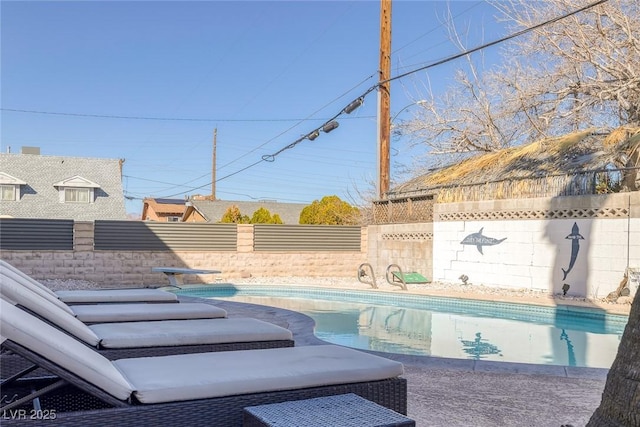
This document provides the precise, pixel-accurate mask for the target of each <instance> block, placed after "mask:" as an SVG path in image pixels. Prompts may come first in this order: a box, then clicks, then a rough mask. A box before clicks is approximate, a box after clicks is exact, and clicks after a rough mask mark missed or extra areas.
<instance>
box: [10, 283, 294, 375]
mask: <svg viewBox="0 0 640 427" xmlns="http://www.w3.org/2000/svg"><path fill="white" fill-rule="evenodd" d="M0 297H1V299H2V302H3V304H5V303H9V304H12V305H16V306H18V307H24V308H25V309H26V310H28V312H25V314H24V315H22V317H26V318H29V317H35V316H39V317H40V318H41V319H43V320H45V321H46V322H48V323H49V324H51V325H53V326H55V327H56V328H58V329H60V330H62V331H64V332H65V333H66V334H68V335H71V336H73V337H75V338H76V339H78V340H79V341H81V342H83V343H85V344H86V345H88V346H91V347H93V348H94V349H96V350H98V351H99V352H100V353H102V354H103V355H104V356H105V357H107V358H109V359H118V358H127V357H142V356H159V355H168V354H182V353H200V352H211V351H227V350H251V349H261V348H277V347H292V346H293V345H294V342H293V336H292V334H291V331H289V330H288V329H285V328H282V327H280V326H277V325H274V324H271V323H268V322H263V321H261V320H258V319H252V318H234V319H227V318H224V319H190V320H163V321H149V322H125V323H100V324H93V325H86V324H84V323H82V322H80V321H79V320H78V319H76V318H75V317H73V315H71V314H70V313H68V312H66V311H64V310H62V309H60V308H59V307H57V306H56V305H55V304H53V303H52V302H51V301H48V300H46V299H42V298H40V297H38V296H37V295H35V294H33V293H32V292H31V291H30V290H29V289H26V288H23V287H21V286H20V285H17V284H15V283H12V282H11V281H10V280H4V281H2V282H1V283H0ZM3 307H4V305H3ZM0 362H1V368H2V377H3V378H8V377H9V376H11V375H13V374H15V373H17V372H19V371H21V370H22V369H27V368H28V367H29V364H27V363H25V361H24V359H23V358H19V357H16V356H13V355H8V354H3V355H2V356H0Z"/></svg>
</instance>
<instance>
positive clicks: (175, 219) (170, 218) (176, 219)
mask: <svg viewBox="0 0 640 427" xmlns="http://www.w3.org/2000/svg"><path fill="white" fill-rule="evenodd" d="M167 222H180V217H179V216H168V217H167Z"/></svg>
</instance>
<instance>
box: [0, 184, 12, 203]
mask: <svg viewBox="0 0 640 427" xmlns="http://www.w3.org/2000/svg"><path fill="white" fill-rule="evenodd" d="M0 200H2V201H3V202H14V201H15V200H16V187H15V185H0Z"/></svg>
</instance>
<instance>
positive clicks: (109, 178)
mask: <svg viewBox="0 0 640 427" xmlns="http://www.w3.org/2000/svg"><path fill="white" fill-rule="evenodd" d="M0 193H1V196H0V197H1V199H0V201H1V204H0V216H2V217H5V218H46V219H73V220H79V221H93V220H97V219H110V220H125V219H127V215H126V209H125V204H124V194H123V190H122V161H121V160H119V159H96V158H83V157H63V156H43V155H40V149H39V148H37V147H23V149H22V151H21V152H20V153H0Z"/></svg>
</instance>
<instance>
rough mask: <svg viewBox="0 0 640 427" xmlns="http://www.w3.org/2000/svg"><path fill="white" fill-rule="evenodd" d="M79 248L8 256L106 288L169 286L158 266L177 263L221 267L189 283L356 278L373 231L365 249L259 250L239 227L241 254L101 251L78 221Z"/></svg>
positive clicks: (41, 274)
mask: <svg viewBox="0 0 640 427" xmlns="http://www.w3.org/2000/svg"><path fill="white" fill-rule="evenodd" d="M74 227H75V229H74V245H75V248H74V250H73V251H46V250H38V251H26V250H20V251H17V250H3V251H2V259H3V260H5V261H7V262H9V263H10V264H12V265H14V266H15V267H17V268H19V269H21V270H22V271H24V272H25V273H27V274H29V275H32V276H33V277H34V278H36V279H78V280H88V281H92V282H96V283H99V284H101V285H104V286H113V287H120V286H122V287H134V286H158V285H162V286H164V285H167V284H168V282H167V279H166V278H165V277H164V275H163V274H162V273H152V272H151V268H152V267H159V266H172V267H185V268H196V269H215V270H221V271H222V274H217V275H198V276H196V275H185V276H184V281H185V283H213V282H216V281H222V280H232V279H234V278H238V277H250V276H252V277H284V276H294V277H348V276H352V277H356V274H357V269H358V266H359V265H360V264H361V263H363V262H365V259H366V248H367V241H368V235H367V230H366V228H365V229H363V231H362V237H361V239H362V240H361V248H362V249H361V250H360V251H357V252H354V251H336V252H333V251H318V252H313V251H309V252H293V251H292V252H284V251H283V252H281V251H279V252H254V251H253V227H252V226H250V225H249V226H246V227H244V226H242V225H240V226H239V227H238V237H237V238H238V242H237V248H238V250H237V251H236V252H222V251H220V252H213V251H211V252H201V251H175V252H169V251H95V250H93V225H92V223H76V225H75V226H74Z"/></svg>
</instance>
